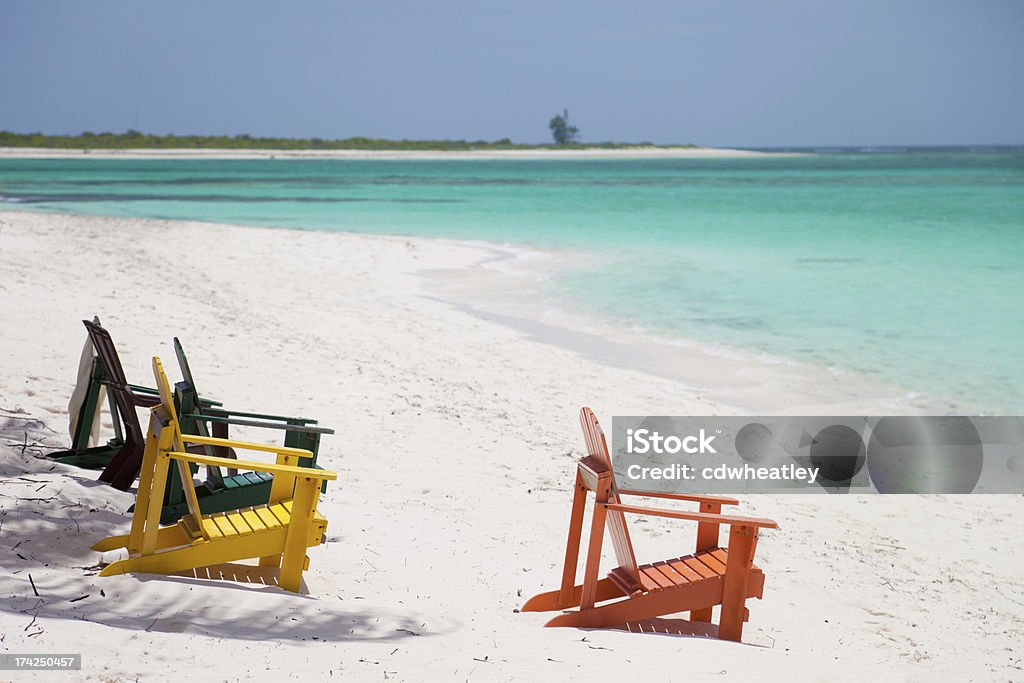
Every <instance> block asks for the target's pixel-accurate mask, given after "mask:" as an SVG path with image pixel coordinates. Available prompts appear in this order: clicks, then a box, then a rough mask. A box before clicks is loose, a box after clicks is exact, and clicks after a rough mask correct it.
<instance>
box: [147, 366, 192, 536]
mask: <svg viewBox="0 0 1024 683" xmlns="http://www.w3.org/2000/svg"><path fill="white" fill-rule="evenodd" d="M153 378H154V379H155V380H156V388H157V391H158V392H160V405H159V406H157V407H156V408H154V409H153V410H160V411H161V412H162V413H163V417H164V418H166V420H167V426H168V428H170V429H173V430H174V432H173V439H172V448H173V449H174V450H175V451H184V450H185V444H184V443H183V442H182V439H181V425H180V423H179V422H178V411H177V410H175V408H174V393H173V392H172V391H171V383H170V382H169V381H168V380H167V373H165V372H164V366H163V363H161V362H160V357H159V356H153ZM175 463H176V464H177V467H178V476H179V477H181V481H182V489H183V490H184V492H185V500H186V501H187V503H188V509H189V512H190V513H192V516H193V517H194V518H195V521H196V523H197V524H198V523H199V522H200V519H201V517H202V513H201V512H200V510H199V500H198V498H197V497H196V490H195V487H194V486H193V484H192V470H190V469H189V466H188V463H186V462H185V461H184V460H177V461H175Z"/></svg>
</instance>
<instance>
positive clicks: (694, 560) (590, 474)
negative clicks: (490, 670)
mask: <svg viewBox="0 0 1024 683" xmlns="http://www.w3.org/2000/svg"><path fill="white" fill-rule="evenodd" d="M580 423H581V425H582V426H583V436H584V440H585V441H586V446H587V456H586V457H584V458H581V459H580V461H579V463H578V466H577V471H576V485H575V493H574V495H573V501H572V514H571V516H570V521H569V542H568V546H567V547H566V551H565V565H564V568H563V571H562V585H561V588H560V589H559V590H556V591H551V592H548V593H541V594H540V595H535V596H534V597H532V598H530V599H529V600H528V601H527V602H526V604H525V605H523V608H522V611H523V612H545V611H551V610H567V609H570V608H573V607H579V609H578V610H576V611H571V612H566V613H564V614H561V615H559V616H557V617H555V618H554V619H552V620H550V621H549V622H548V623H547V624H546V625H547V626H575V627H577V628H600V627H609V626H620V625H625V624H631V623H635V622H638V621H644V620H648V619H653V618H655V617H659V616H663V615H667V614H675V613H677V612H687V611H688V612H690V620H691V621H698V622H710V621H711V618H712V608H713V607H714V606H716V605H721V606H722V609H721V616H720V618H719V623H718V637H719V638H721V639H724V640H735V641H739V640H740V638H741V635H742V632H743V622H745V621H747V618H748V611H747V609H746V607H745V604H744V603H745V601H746V600H747V598H760V597H761V596H762V593H763V590H764V573H763V572H762V571H761V569H759V568H758V567H757V566H755V565H754V549H755V548H756V546H757V537H758V531H759V530H760V529H764V528H768V529H774V528H777V527H778V525H777V524H776V523H775V522H774V521H772V520H770V519H756V518H752V517H738V516H733V515H723V514H721V510H722V506H723V505H736V504H738V502H739V501H737V500H736V499H734V498H728V497H725V496H698V495H683V494H672V493H641V492H635V491H626V490H621V489H619V488H617V486H616V484H615V477H614V475H613V472H612V461H611V454H610V453H609V452H608V444H607V442H606V441H605V437H604V432H603V431H602V430H601V426H600V424H598V421H597V417H596V416H595V415H594V413H593V411H591V410H590V408H583V409H582V410H581V411H580ZM589 493H594V494H595V502H594V508H593V518H592V521H591V531H590V541H589V546H588V549H587V555H586V564H585V568H584V571H583V583H582V584H579V585H574V584H575V581H576V563H577V560H578V558H579V551H580V545H581V542H582V538H581V537H582V532H583V517H584V512H585V507H586V503H587V496H588V494H589ZM622 495H633V496H645V497H652V498H668V499H675V500H685V501H692V502H696V503H699V504H700V511H699V512H685V511H677V510H665V509H659V508H650V507H639V506H636V505H626V504H623V503H622V501H621V496H622ZM626 514H638V515H654V516H659V517H669V518H672V519H683V520H687V521H691V522H697V548H696V552H694V554H692V555H684V556H682V557H673V558H669V559H667V560H664V561H661V562H654V563H651V564H642V565H638V564H637V561H636V557H635V556H634V555H633V545H632V543H631V541H630V538H629V531H628V529H627V527H626V519H625V515H626ZM722 524H727V525H729V546H728V548H722V547H720V546H719V527H720V525H722ZM606 529H607V531H608V534H609V536H610V537H611V540H612V545H613V547H614V549H615V559H616V562H617V564H618V566H617V567H616V568H615V569H613V570H612V571H611V573H610V574H609V575H608V576H607V578H603V579H599V578H598V573H599V570H600V564H601V546H602V542H603V540H604V534H605V530H606Z"/></svg>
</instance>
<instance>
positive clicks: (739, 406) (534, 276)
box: [0, 205, 963, 415]
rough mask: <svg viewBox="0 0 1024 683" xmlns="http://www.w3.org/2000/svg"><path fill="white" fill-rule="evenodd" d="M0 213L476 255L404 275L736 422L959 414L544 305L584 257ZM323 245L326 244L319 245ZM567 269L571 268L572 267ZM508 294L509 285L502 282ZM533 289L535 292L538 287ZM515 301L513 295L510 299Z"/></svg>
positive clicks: (792, 363) (561, 304)
mask: <svg viewBox="0 0 1024 683" xmlns="http://www.w3.org/2000/svg"><path fill="white" fill-rule="evenodd" d="M4 213H13V214H18V213H26V214H32V215H37V214H42V215H55V216H69V217H72V218H78V219H82V218H85V219H97V220H100V221H103V220H106V219H111V220H128V221H139V222H167V223H171V224H176V223H180V224H190V223H195V224H199V225H204V226H210V229H211V230H214V231H216V230H218V229H224V228H230V229H232V230H261V231H269V232H270V233H271V234H277V235H279V236H280V237H281V238H283V239H286V238H287V237H288V236H290V235H291V234H292V233H297V232H312V233H314V234H319V235H325V236H337V239H338V240H341V241H348V242H355V243H356V245H358V244H359V243H360V242H364V241H366V242H372V241H373V240H377V239H380V240H385V241H402V242H405V243H427V244H433V245H435V246H437V247H440V248H452V249H455V250H460V251H464V250H469V253H471V254H475V256H474V258H472V259H471V260H469V261H468V262H461V263H460V264H459V265H458V266H457V267H455V268H446V267H442V268H439V267H434V265H433V264H427V265H424V266H423V267H421V268H419V269H418V270H415V271H412V274H413V275H415V276H417V277H419V278H421V279H422V288H423V292H422V293H421V294H420V296H422V297H424V298H430V299H433V300H435V301H437V302H438V303H441V304H443V305H445V306H447V307H449V308H451V309H452V310H454V311H456V312H458V313H459V314H460V315H464V316H468V317H472V318H475V319H478V320H484V321H488V322H490V323H493V324H498V325H501V326H503V327H505V328H508V329H509V330H512V331H514V332H515V333H517V334H519V335H522V336H523V337H525V338H526V339H529V340H531V341H535V342H538V343H540V344H544V345H549V346H554V347H557V348H558V349H560V350H563V351H567V352H570V353H573V354H575V355H577V356H578V357H580V358H581V359H586V360H589V361H593V362H597V363H599V364H601V365H605V366H610V367H613V368H615V369H617V370H621V371H627V372H640V373H643V374H644V375H647V376H650V377H657V378H659V379H662V380H668V381H671V382H678V383H680V384H681V385H683V386H685V387H687V389H688V390H690V391H694V392H696V393H697V395H699V396H701V397H704V398H706V399H708V400H709V401H711V402H713V403H714V404H715V405H717V406H719V407H720V408H722V409H725V410H731V411H733V412H734V413H735V414H762V415H767V414H773V413H777V412H778V409H777V408H773V406H776V405H778V404H779V403H780V402H781V403H782V404H783V405H785V406H786V410H785V411H783V412H782V413H780V414H808V415H813V414H816V413H817V414H829V415H835V414H851V415H856V414H865V415H867V414H878V415H883V414H884V415H888V414H894V415H895V414H915V415H918V414H921V415H923V414H934V415H942V414H947V415H948V414H959V413H957V412H956V411H957V409H963V406H958V405H956V404H952V403H950V402H949V401H948V400H943V399H942V397H933V396H926V395H923V394H919V393H917V392H913V391H912V390H910V389H908V388H906V387H902V386H899V385H897V384H895V383H891V382H883V381H878V380H875V379H872V378H869V377H866V376H863V375H860V374H859V373H856V372H854V371H849V370H836V369H834V368H830V367H825V366H820V365H815V364H812V363H808V362H806V361H803V360H800V359H794V358H788V357H782V356H776V355H773V354H770V353H767V352H760V351H755V350H750V349H743V348H739V347H732V346H729V345H728V344H727V343H710V342H706V341H698V340H695V339H681V338H677V337H669V336H666V335H664V334H659V333H657V332H654V331H649V330H632V329H628V328H627V327H625V326H624V325H622V324H619V323H617V322H616V321H614V320H611V319H604V318H599V317H595V316H594V315H593V314H587V313H579V312H571V313H570V312H569V311H568V310H567V308H568V307H572V305H573V302H571V301H567V300H558V299H552V298H551V295H550V293H549V292H547V291H546V290H545V288H544V286H543V284H542V283H543V282H544V281H545V280H547V279H549V278H552V277H554V276H556V275H557V274H558V273H560V272H563V271H564V270H567V269H570V268H572V267H578V264H579V263H580V262H581V260H582V259H585V258H586V256H587V255H586V254H585V253H582V252H576V251H571V250H564V251H561V250H559V251H556V250H552V249H544V248H541V247H534V246H532V245H523V244H518V243H496V242H489V241H486V240H470V239H452V238H444V237H421V236H415V237H414V236H404V235H390V234H380V233H358V232H349V231H337V230H296V229H294V228H284V227H277V226H256V225H243V224H238V225H235V224H226V223H216V222H209V221H193V220H179V219H150V218H135V217H125V218H123V219H118V218H115V217H108V216H94V215H89V214H76V213H64V212H51V211H21V210H19V208H16V205H15V207H12V208H10V209H8V208H7V207H3V206H0V216H3V215H4ZM325 240H326V241H328V242H329V241H330V237H326V238H325ZM570 263H573V264H576V265H575V266H573V265H570ZM510 281H512V282H514V283H515V284H514V286H511V287H510V286H509V282H510ZM538 283H541V284H538ZM512 292H514V293H515V294H512Z"/></svg>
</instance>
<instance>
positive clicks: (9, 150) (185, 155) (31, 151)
mask: <svg viewBox="0 0 1024 683" xmlns="http://www.w3.org/2000/svg"><path fill="white" fill-rule="evenodd" d="M792 156H806V153H803V152H800V153H797V152H759V151H754V150H744V149H727V148H718V147H629V148H623V149H602V148H599V147H594V148H590V149H508V150H468V151H463V150H459V151H443V150H436V151H426V150H424V151H420V150H370V149H367V150H361V149H332V150H319V149H281V150H276V149H123V150H122V149H88V150H81V149H54V148H43V147H0V159H392V160H415V159H420V160H424V161H445V160H455V159H488V160H494V159H659V158H660V159H743V158H765V157H770V158H774V157H792Z"/></svg>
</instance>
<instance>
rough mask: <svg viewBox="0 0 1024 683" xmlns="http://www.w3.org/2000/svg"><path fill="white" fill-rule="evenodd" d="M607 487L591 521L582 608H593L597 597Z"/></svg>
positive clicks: (581, 601) (599, 499) (595, 504)
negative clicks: (603, 501) (604, 501)
mask: <svg viewBox="0 0 1024 683" xmlns="http://www.w3.org/2000/svg"><path fill="white" fill-rule="evenodd" d="M607 488H608V485H607V484H605V491H604V493H605V495H604V496H601V495H600V493H599V494H598V496H597V501H596V502H595V503H594V517H593V519H592V520H591V522H590V545H589V546H588V547H587V564H586V567H585V568H584V569H583V593H582V594H581V595H580V609H581V610H588V609H591V608H593V606H594V601H595V600H596V599H597V573H598V571H599V570H600V569H601V544H602V543H603V541H604V522H605V518H606V517H607V516H608V510H607V508H605V506H604V505H603V503H602V498H604V500H607Z"/></svg>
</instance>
